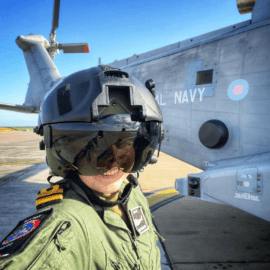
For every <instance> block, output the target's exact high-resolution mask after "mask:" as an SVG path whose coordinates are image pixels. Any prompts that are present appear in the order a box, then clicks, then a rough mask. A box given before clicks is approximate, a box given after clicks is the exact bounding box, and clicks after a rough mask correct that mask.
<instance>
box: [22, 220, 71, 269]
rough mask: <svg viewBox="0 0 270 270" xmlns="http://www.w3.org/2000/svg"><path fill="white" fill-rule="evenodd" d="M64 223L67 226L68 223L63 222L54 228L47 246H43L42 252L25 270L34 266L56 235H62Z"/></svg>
mask: <svg viewBox="0 0 270 270" xmlns="http://www.w3.org/2000/svg"><path fill="white" fill-rule="evenodd" d="M66 223H67V224H68V223H69V222H68V221H63V222H61V223H60V224H59V225H58V226H57V227H56V229H55V230H54V233H53V234H52V236H51V237H50V239H49V241H48V242H47V244H46V245H45V247H44V248H43V249H42V251H41V252H40V253H39V254H38V255H37V257H36V258H35V259H34V260H33V261H32V263H31V264H30V265H29V266H28V267H27V268H26V269H25V270H30V269H31V268H32V267H33V266H34V265H35V263H36V262H37V261H38V259H39V258H40V257H41V255H42V254H43V253H44V252H45V250H46V249H47V247H48V246H49V244H50V243H51V242H52V240H53V239H54V237H55V236H56V235H57V233H62V232H63V231H61V229H62V226H63V225H65V224H66ZM68 227H69V226H68ZM65 229H66V228H65Z"/></svg>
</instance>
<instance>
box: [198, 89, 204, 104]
mask: <svg viewBox="0 0 270 270" xmlns="http://www.w3.org/2000/svg"><path fill="white" fill-rule="evenodd" d="M204 90H205V88H203V90H201V88H198V91H199V92H200V101H202V95H203V92H204Z"/></svg>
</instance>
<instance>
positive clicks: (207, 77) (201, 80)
mask: <svg viewBox="0 0 270 270" xmlns="http://www.w3.org/2000/svg"><path fill="white" fill-rule="evenodd" d="M212 83H213V69H209V70H203V71H198V72H197V79H196V85H201V84H212Z"/></svg>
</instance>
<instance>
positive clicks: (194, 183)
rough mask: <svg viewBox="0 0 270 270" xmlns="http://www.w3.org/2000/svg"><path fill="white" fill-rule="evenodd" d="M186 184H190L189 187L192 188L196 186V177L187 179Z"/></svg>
mask: <svg viewBox="0 0 270 270" xmlns="http://www.w3.org/2000/svg"><path fill="white" fill-rule="evenodd" d="M188 184H189V186H190V187H191V188H193V189H195V188H197V187H198V186H199V182H198V180H197V179H194V178H192V179H190V180H189V181H188Z"/></svg>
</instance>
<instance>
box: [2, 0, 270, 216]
mask: <svg viewBox="0 0 270 270" xmlns="http://www.w3.org/2000/svg"><path fill="white" fill-rule="evenodd" d="M269 7H270V1H269V0H267V1H265V0H252V1H245V0H237V8H238V10H239V12H240V14H247V13H252V19H251V20H247V21H244V22H241V23H238V24H235V25H231V26H228V27H225V28H222V29H218V30H215V31H212V32H209V33H206V34H203V35H200V36H197V37H194V38H191V39H188V40H184V41H181V42H177V43H174V44H171V45H168V46H165V47H162V48H159V49H156V50H153V51H150V52H146V53H143V54H135V55H133V56H132V57H129V58H126V59H122V60H120V61H119V60H116V61H114V62H112V63H109V64H108V65H109V66H112V67H114V68H116V69H119V70H121V71H125V72H128V73H130V74H132V75H133V76H134V77H135V78H138V80H139V81H140V82H145V81H146V80H147V79H148V78H151V79H150V80H148V81H146V82H145V85H146V86H147V88H148V89H149V91H150V92H151V93H152V94H153V95H154V96H155V99H156V101H157V103H158V104H159V106H160V108H161V111H162V114H163V117H164V128H165V132H164V136H165V139H164V140H163V144H162V146H161V151H162V152H164V153H166V154H169V155H170V156H172V157H175V158H177V159H179V160H182V161H184V162H186V163H188V164H190V165H193V166H195V167H197V168H199V169H201V170H203V172H201V173H198V174H189V175H187V177H186V178H179V179H176V182H175V188H176V190H177V191H179V193H180V194H182V195H184V196H188V197H191V198H194V199H200V200H205V201H209V202H214V203H219V204H228V205H231V206H234V207H237V208H239V209H241V210H244V211H246V212H248V213H251V214H253V215H255V216H257V217H260V218H262V219H264V220H267V221H270V197H269V195H268V194H269V190H270V186H269V181H268V178H269V175H270V167H269V161H270V155H269V151H270V140H269V139H268V138H269V135H268V128H267V126H268V125H267V124H268V121H269V120H268V117H267V116H268V108H269V106H270V104H269V99H268V98H267V97H268V91H269V78H270V76H269V70H270V65H269V62H268V60H267V57H268V54H269V50H270V48H269V45H268V44H269V39H270V35H269V31H270V26H269V24H270V20H269V19H270V14H269ZM59 11H60V0H55V1H54V9H53V22H52V29H51V33H50V39H49V41H48V40H46V39H45V38H44V37H43V36H41V35H33V34H30V35H27V36H18V37H17V39H16V43H17V45H18V46H19V48H21V49H22V51H23V54H24V57H25V61H26V64H27V67H28V71H29V74H30V83H29V86H28V90H27V94H26V98H25V102H24V104H23V105H15V104H4V103H0V109H4V110H11V111H16V112H22V113H36V114H38V113H39V112H40V106H41V103H42V101H43V99H44V98H46V97H47V96H48V95H49V93H51V92H52V91H53V89H55V88H56V87H57V85H59V84H60V83H61V82H62V80H63V78H62V77H61V76H60V74H59V72H58V70H57V68H56V66H55V65H54V63H53V59H54V55H55V53H59V50H63V52H64V53H89V45H88V43H69V44H62V43H57V42H56V40H55V37H56V29H57V28H58V25H59ZM99 64H100V65H101V59H99ZM258 92H259V93H260V96H258ZM156 161H157V157H154V158H153V160H152V161H151V162H152V164H153V163H155V162H156Z"/></svg>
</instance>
